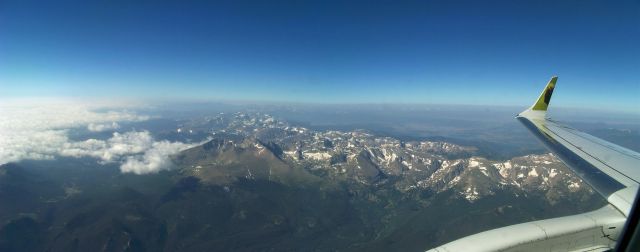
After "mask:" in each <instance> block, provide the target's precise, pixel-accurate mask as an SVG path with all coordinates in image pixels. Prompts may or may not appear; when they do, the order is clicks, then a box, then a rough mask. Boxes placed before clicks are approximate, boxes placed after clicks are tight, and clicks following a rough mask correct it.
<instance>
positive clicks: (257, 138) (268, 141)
mask: <svg viewBox="0 0 640 252" xmlns="http://www.w3.org/2000/svg"><path fill="white" fill-rule="evenodd" d="M211 122H214V124H213V126H212V124H211ZM189 127H191V128H199V129H200V130H202V127H211V129H210V132H211V134H212V135H213V138H214V139H213V140H211V141H210V142H208V143H207V144H205V145H203V146H199V147H195V148H194V149H191V150H187V151H185V152H183V154H181V155H179V159H180V160H179V163H180V164H181V166H183V167H184V168H185V172H186V173H187V174H194V175H196V176H198V175H199V176H201V177H206V178H207V179H208V180H210V181H213V182H214V183H229V182H231V181H233V180H234V178H240V177H243V178H257V177H256V174H268V175H265V177H264V178H266V179H269V180H272V179H274V180H278V179H283V178H285V177H289V178H290V179H291V178H292V177H309V178H311V177H312V176H313V175H315V177H320V178H322V179H325V180H329V181H346V182H354V183H359V184H363V185H377V186H381V185H384V186H391V187H393V188H394V189H396V190H398V191H401V192H415V191H427V192H431V193H439V192H444V191H447V190H453V191H455V192H456V194H457V195H458V196H459V197H461V198H464V199H465V200H467V201H469V202H473V201H476V200H478V199H480V198H482V197H485V196H488V195H494V194H495V192H496V190H508V191H511V192H513V193H514V195H515V196H516V197H519V196H520V195H521V194H526V193H542V194H544V195H545V197H546V199H547V200H548V201H549V202H550V203H551V204H554V203H556V202H558V201H560V200H562V197H568V196H575V197H584V196H585V195H591V194H593V192H592V191H591V189H590V187H589V186H587V185H586V184H584V183H583V182H582V181H581V180H580V179H579V178H578V177H576V176H575V175H574V174H573V173H571V172H570V171H569V170H568V169H567V168H566V167H565V166H564V165H563V164H562V163H561V162H560V161H559V160H558V159H556V158H555V157H554V156H553V155H552V154H541V155H527V156H522V157H516V158H513V159H510V160H488V159H486V158H484V157H481V156H477V155H476V149H475V148H474V147H467V146H459V145H455V144H451V143H447V142H436V141H407V142H405V141H401V140H398V139H395V138H392V137H384V136H376V135H374V134H371V133H369V132H367V131H364V130H356V131H336V130H328V131H315V130H311V129H308V128H304V127H299V126H292V125H290V124H288V123H286V122H282V121H279V120H276V119H275V118H274V117H272V116H269V115H266V114H259V113H254V114H247V113H236V114H231V115H224V114H221V115H219V116H218V117H214V118H208V119H207V120H206V122H205V123H202V122H201V124H200V125H198V124H194V125H185V126H184V128H189ZM178 130H179V131H182V132H184V129H183V128H180V129H178ZM188 130H190V129H188ZM212 146H214V147H215V148H213V149H212ZM194 153H197V154H194ZM229 153H234V154H233V155H230V154H229ZM248 164H251V165H248ZM261 164H262V165H261ZM243 165H244V166H243ZM241 166H243V167H245V168H238V167H241ZM274 167H276V168H274ZM284 167H286V168H284ZM276 170H277V171H276ZM274 171H276V172H275V173H278V174H277V175H274ZM294 171H295V172H296V173H297V174H298V175H297V176H291V175H289V174H288V173H291V172H294ZM202 174H209V175H206V176H205V175H202ZM211 174H216V175H215V176H217V177H218V178H217V179H213V177H212V176H213V175H211ZM223 178H224V179H223ZM309 178H307V180H309Z"/></svg>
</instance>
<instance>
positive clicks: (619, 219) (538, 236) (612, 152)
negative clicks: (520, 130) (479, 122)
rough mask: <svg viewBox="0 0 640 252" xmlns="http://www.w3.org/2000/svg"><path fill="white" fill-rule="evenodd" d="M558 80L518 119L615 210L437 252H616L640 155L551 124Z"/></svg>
mask: <svg viewBox="0 0 640 252" xmlns="http://www.w3.org/2000/svg"><path fill="white" fill-rule="evenodd" d="M557 80H558V77H555V76H554V77H552V78H551V80H550V81H549V83H548V84H547V86H546V87H545V89H544V90H543V91H542V93H541V94H540V96H539V97H538V100H536V102H535V103H534V104H533V105H532V106H531V107H530V108H528V109H527V110H525V111H523V112H521V113H520V114H518V115H517V116H516V118H517V119H518V120H519V121H520V122H521V123H522V124H523V125H524V126H525V127H526V128H527V129H529V130H530V131H531V132H532V133H533V134H534V135H535V136H536V137H537V138H538V139H539V140H540V141H541V142H542V143H543V144H544V145H545V147H547V148H548V149H549V150H550V151H552V152H553V153H554V154H555V155H556V156H557V157H558V158H559V159H560V160H561V161H562V162H563V163H564V164H565V165H567V167H569V168H570V169H571V170H572V171H573V172H574V173H576V174H577V175H578V176H579V177H580V178H582V179H583V180H584V181H585V182H587V183H588V184H589V185H591V186H592V187H593V188H594V190H596V191H597V192H598V193H599V194H601V195H602V196H604V197H605V198H606V199H607V201H608V202H609V205H607V206H605V207H603V208H601V209H598V210H596V211H592V212H588V213H583V214H578V215H573V216H566V217H560V218H555V219H548V220H540V221H533V222H527V223H522V224H517V225H511V226H507V227H502V228H497V229H493V230H489V231H485V232H481V233H478V234H475V235H471V236H467V237H464V238H462V239H459V240H455V241H453V242H450V243H447V244H444V245H442V246H440V247H437V248H434V249H431V250H429V251H433V252H444V251H529V250H534V251H540V250H543V251H557V250H562V251H610V250H611V249H612V248H614V247H615V244H616V241H617V240H618V238H619V236H620V232H621V230H622V227H623V226H624V223H625V220H626V218H627V217H628V216H629V212H630V211H631V207H632V206H633V201H634V199H635V196H636V194H637V191H638V186H639V181H640V169H639V167H638V164H640V154H639V153H637V152H634V151H632V150H629V149H626V148H624V147H621V146H618V145H615V144H612V143H609V142H607V141H604V140H602V139H599V138H596V137H594V136H591V135H589V134H586V133H583V132H580V131H578V130H575V129H573V128H570V127H567V126H564V125H562V124H559V123H557V122H555V121H553V120H551V119H549V118H547V114H546V113H547V108H548V107H549V103H550V101H551V95H552V94H553V90H554V89H555V86H556V82H557Z"/></svg>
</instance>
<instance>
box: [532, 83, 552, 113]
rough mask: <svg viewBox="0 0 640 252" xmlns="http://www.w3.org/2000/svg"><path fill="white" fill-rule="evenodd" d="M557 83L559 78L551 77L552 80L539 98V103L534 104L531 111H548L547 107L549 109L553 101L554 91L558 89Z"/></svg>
mask: <svg viewBox="0 0 640 252" xmlns="http://www.w3.org/2000/svg"><path fill="white" fill-rule="evenodd" d="M556 81H558V76H553V77H551V80H550V81H549V83H548V84H547V87H545V88H544V90H543V91H542V94H540V97H538V101H536V103H535V104H533V107H531V110H543V111H547V107H549V102H550V101H551V95H552V94H553V89H554V88H555V87H556Z"/></svg>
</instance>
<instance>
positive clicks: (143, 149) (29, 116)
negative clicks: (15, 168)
mask: <svg viewBox="0 0 640 252" xmlns="http://www.w3.org/2000/svg"><path fill="white" fill-rule="evenodd" d="M128 108H129V107H126V108H124V109H123V107H122V106H121V105H120V107H118V106H108V105H103V107H99V106H96V105H95V104H91V105H89V104H86V103H80V102H58V103H52V104H42V103H0V164H4V163H8V162H16V161H20V160H23V159H53V158H55V157H56V156H68V157H94V158H96V159H99V160H100V162H103V163H108V162H119V163H120V164H121V166H120V168H121V171H122V172H133V173H136V174H144V173H150V172H157V171H160V170H165V169H169V168H170V161H169V158H168V156H169V155H171V154H174V153H177V152H178V151H180V150H183V149H186V148H188V147H190V145H188V144H184V143H180V142H173V143H172V142H168V141H156V140H154V139H153V137H152V136H151V134H150V133H149V132H148V131H131V132H126V133H118V132H114V133H113V136H112V137H111V138H110V139H108V140H98V139H88V140H84V141H71V140H70V139H69V137H68V131H69V130H71V129H77V128H85V127H86V128H87V129H88V130H89V131H94V132H99V131H107V130H116V129H118V128H119V124H118V122H131V121H143V120H147V119H148V118H149V117H148V116H141V115H138V114H136V113H134V112H131V111H128V110H127V109H128Z"/></svg>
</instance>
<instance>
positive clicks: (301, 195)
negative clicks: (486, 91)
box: [0, 102, 640, 251]
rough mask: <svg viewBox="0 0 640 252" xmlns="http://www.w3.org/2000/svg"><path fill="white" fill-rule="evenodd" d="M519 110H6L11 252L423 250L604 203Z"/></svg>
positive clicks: (80, 106) (626, 127) (1, 213)
mask: <svg viewBox="0 0 640 252" xmlns="http://www.w3.org/2000/svg"><path fill="white" fill-rule="evenodd" d="M520 109H521V108H505V107H498V108H494V107H482V108H477V107H475V108H470V107H451V106H417V105H416V106H408V105H402V106H400V105H398V106H391V105H389V106H320V105H314V106H311V105H308V106H307V105H304V106H303V105H299V104H298V105H265V104H259V105H256V104H253V105H239V104H231V105H230V104H222V103H215V104H214V103H211V104H209V103H207V104H197V105H193V104H189V105H176V104H172V105H168V104H153V105H140V104H129V105H124V104H117V105H110V104H88V103H81V102H73V103H69V102H66V103H55V104H46V105H42V104H36V105H33V104H24V103H14V104H3V107H2V111H3V113H2V114H0V132H1V133H2V138H0V162H1V163H2V165H1V166H0V206H1V207H0V225H1V227H0V251H206V250H212V249H213V250H221V251H263V250H267V251H283V250H285V251H286V250H294V251H336V250H340V251H389V250H399V251H422V250H424V249H425V248H430V247H433V246H435V245H439V244H442V243H445V242H448V241H451V240H454V239H456V238H459V237H462V236H465V235H469V234H473V233H476V232H479V231H483V230H488V229H491V228H495V227H500V226H504V225H509V224H515V223H520V222H524V221H531V220H537V219H543V218H549V217H556V216H564V215H569V214H574V213H578V212H584V211H588V210H591V209H596V208H598V207H600V206H602V205H603V204H605V203H604V200H603V199H602V198H601V197H600V196H598V195H596V194H595V193H594V192H593V191H592V190H591V189H590V187H589V186H588V185H586V184H585V183H583V182H582V181H581V180H580V179H579V178H577V177H576V176H575V175H574V174H573V173H571V172H570V171H569V170H568V169H567V168H566V167H565V166H564V165H563V164H562V163H560V162H559V161H558V159H556V158H555V157H554V156H553V155H552V154H550V153H547V152H546V151H545V150H544V149H543V148H542V147H541V146H540V145H539V144H538V143H537V142H536V140H535V139H534V138H533V137H531V136H529V135H528V133H527V132H526V131H525V129H523V128H522V127H521V126H520V125H518V124H517V122H516V121H515V120H514V119H513V118H512V117H513V115H514V114H515V112H517V111H518V110H520ZM620 118H621V119H620V120H618V121H617V122H618V123H600V124H588V125H584V124H579V125H581V126H580V127H582V128H583V129H584V130H586V131H588V132H591V133H593V134H595V135H597V136H600V137H602V138H605V139H612V140H615V139H621V138H624V139H640V134H639V133H638V132H639V131H638V129H639V128H640V126H639V125H640V124H638V123H637V122H634V121H633V120H632V119H629V120H626V119H624V118H625V117H624V115H621V116H620ZM576 120H577V119H576ZM625 120H626V121H625ZM625 143H626V144H627V147H629V148H632V149H633V148H636V147H635V146H633V144H632V143H637V141H626V142H625ZM625 143H622V144H625ZM636 150H637V149H636Z"/></svg>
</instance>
